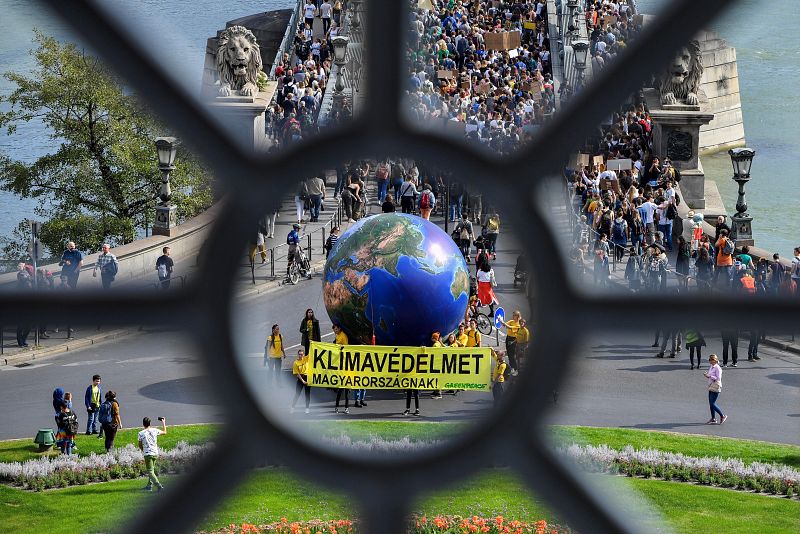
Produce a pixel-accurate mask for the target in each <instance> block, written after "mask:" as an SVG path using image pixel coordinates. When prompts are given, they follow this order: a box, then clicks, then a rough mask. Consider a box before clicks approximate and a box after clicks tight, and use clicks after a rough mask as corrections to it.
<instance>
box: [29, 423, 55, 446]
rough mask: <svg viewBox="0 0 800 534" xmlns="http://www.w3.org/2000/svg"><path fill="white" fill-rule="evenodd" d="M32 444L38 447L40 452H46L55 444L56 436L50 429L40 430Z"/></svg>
mask: <svg viewBox="0 0 800 534" xmlns="http://www.w3.org/2000/svg"><path fill="white" fill-rule="evenodd" d="M33 442H34V443H35V444H37V445H38V446H39V450H40V451H46V450H48V449H50V448H52V447H53V445H55V443H56V435H55V432H53V429H52V428H40V429H39V432H37V433H36V437H35V438H34V439H33Z"/></svg>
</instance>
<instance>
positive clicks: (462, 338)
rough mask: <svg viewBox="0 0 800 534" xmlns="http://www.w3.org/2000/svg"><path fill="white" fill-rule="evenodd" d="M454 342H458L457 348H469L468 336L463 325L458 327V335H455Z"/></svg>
mask: <svg viewBox="0 0 800 534" xmlns="http://www.w3.org/2000/svg"><path fill="white" fill-rule="evenodd" d="M456 341H457V342H458V346H459V347H469V345H468V343H469V336H468V335H467V329H466V327H465V326H464V323H461V324H460V325H458V334H456Z"/></svg>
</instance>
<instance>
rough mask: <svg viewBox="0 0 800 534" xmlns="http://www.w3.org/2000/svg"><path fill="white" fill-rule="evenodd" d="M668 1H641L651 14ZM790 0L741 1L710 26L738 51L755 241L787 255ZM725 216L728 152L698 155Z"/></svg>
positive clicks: (797, 185) (791, 172)
mask: <svg viewBox="0 0 800 534" xmlns="http://www.w3.org/2000/svg"><path fill="white" fill-rule="evenodd" d="M667 1H668V0H638V2H637V5H638V6H639V10H640V11H642V12H645V13H656V12H657V11H658V9H659V8H660V7H662V6H664V5H666V3H667ZM796 8H797V3H796V1H795V0H771V1H769V2H764V1H763V0H739V1H738V2H736V3H735V4H734V5H733V7H731V8H730V10H729V11H728V13H726V14H724V15H723V16H722V17H721V18H719V19H718V20H717V21H716V22H715V23H714V24H713V25H712V27H711V29H712V30H714V31H716V32H717V33H718V34H719V35H720V37H722V38H723V39H725V40H726V41H728V44H729V45H730V46H733V47H734V48H736V54H737V67H738V69H739V88H740V91H741V100H742V111H743V114H744V133H745V138H746V140H747V146H748V147H750V148H752V149H754V150H755V151H756V157H755V159H754V160H753V167H752V169H751V173H750V176H751V180H750V182H749V183H748V184H747V186H746V187H745V193H746V196H747V207H748V213H749V214H750V215H751V216H752V217H753V234H754V239H755V242H756V245H757V246H759V247H762V248H766V249H768V250H772V251H775V252H780V253H781V255H782V256H783V257H791V254H792V249H793V248H794V247H796V246H798V245H800V236H799V235H798V228H799V227H800V211H798V209H797V202H798V200H800V193H798V191H800V176H798V164H800V128H798V109H800V108H799V107H798V106H799V105H800V36H798V33H797V31H796V30H795V29H794V26H793V20H792V17H791V16H788V14H789V13H792V12H793V11H794V10H795V9H796ZM702 162H703V167H704V170H705V173H706V178H710V179H712V180H714V181H715V182H716V183H717V186H718V188H719V191H720V193H721V194H722V199H723V201H724V202H725V207H726V209H727V210H728V213H733V212H735V211H736V210H735V205H736V196H737V190H738V186H737V184H736V182H734V181H733V180H732V179H731V177H732V176H733V170H732V167H731V162H730V157H729V156H728V154H727V153H724V152H723V153H719V154H715V155H712V156H705V157H703V158H702Z"/></svg>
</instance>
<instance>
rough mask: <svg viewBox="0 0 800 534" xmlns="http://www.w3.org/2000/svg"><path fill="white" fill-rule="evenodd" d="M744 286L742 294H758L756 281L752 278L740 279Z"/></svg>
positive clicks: (744, 277)
mask: <svg viewBox="0 0 800 534" xmlns="http://www.w3.org/2000/svg"><path fill="white" fill-rule="evenodd" d="M739 283H740V284H742V292H743V293H745V294H748V295H755V294H756V281H755V279H754V278H753V277H752V276H743V277H741V278H740V279H739Z"/></svg>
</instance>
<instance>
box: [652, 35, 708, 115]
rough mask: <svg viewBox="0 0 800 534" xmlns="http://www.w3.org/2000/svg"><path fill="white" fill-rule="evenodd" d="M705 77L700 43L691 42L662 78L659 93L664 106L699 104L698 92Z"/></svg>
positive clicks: (675, 58)
mask: <svg viewBox="0 0 800 534" xmlns="http://www.w3.org/2000/svg"><path fill="white" fill-rule="evenodd" d="M702 76H703V57H702V55H701V54H700V43H699V42H697V41H691V42H690V43H689V44H688V45H686V46H684V47H682V48H681V49H680V50H678V53H677V54H675V57H674V58H673V59H672V64H671V65H670V67H669V70H667V72H665V73H664V75H663V76H662V77H661V85H660V87H659V92H660V94H661V103H662V104H687V105H690V106H696V105H698V104H699V99H698V98H697V92H698V90H699V89H700V78H701V77H702Z"/></svg>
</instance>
